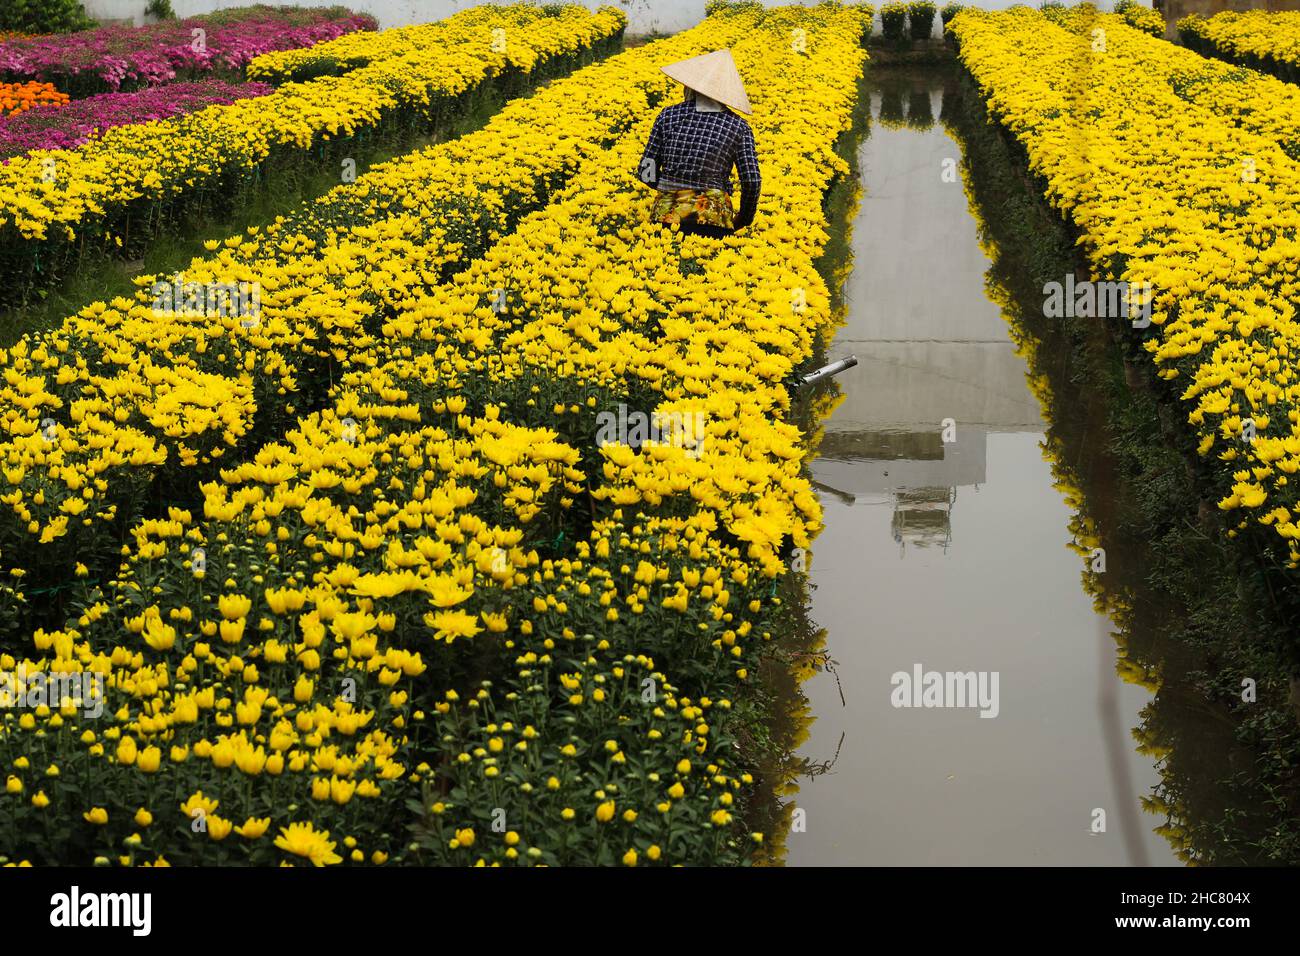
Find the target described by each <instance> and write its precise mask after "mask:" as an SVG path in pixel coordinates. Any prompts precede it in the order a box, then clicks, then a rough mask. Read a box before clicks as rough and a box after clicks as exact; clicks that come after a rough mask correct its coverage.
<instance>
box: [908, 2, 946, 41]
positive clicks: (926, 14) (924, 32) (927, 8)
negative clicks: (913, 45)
mask: <svg viewBox="0 0 1300 956" xmlns="http://www.w3.org/2000/svg"><path fill="white" fill-rule="evenodd" d="M938 12H939V10H938V7H936V6H935V5H934V4H933V3H931V2H930V0H913V2H912V3H909V4H908V5H907V19H908V22H909V23H910V24H911V28H912V39H913V40H928V39H930V34H931V32H933V30H934V15H935V14H936V13H938Z"/></svg>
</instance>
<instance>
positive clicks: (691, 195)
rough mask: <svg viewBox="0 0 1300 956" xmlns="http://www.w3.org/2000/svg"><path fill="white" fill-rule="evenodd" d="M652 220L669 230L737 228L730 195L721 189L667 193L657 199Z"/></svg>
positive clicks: (665, 191) (667, 191) (667, 190)
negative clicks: (702, 227)
mask: <svg viewBox="0 0 1300 956" xmlns="http://www.w3.org/2000/svg"><path fill="white" fill-rule="evenodd" d="M650 218H651V219H653V220H654V221H655V222H662V223H663V224H665V225H668V226H680V225H683V224H685V225H697V226H719V227H721V228H723V229H735V228H736V214H735V211H734V210H733V209H732V207H731V195H730V194H729V193H726V192H724V191H723V190H721V189H666V190H663V191H662V192H660V193H659V194H658V195H657V196H655V201H654V205H653V206H651V207H650Z"/></svg>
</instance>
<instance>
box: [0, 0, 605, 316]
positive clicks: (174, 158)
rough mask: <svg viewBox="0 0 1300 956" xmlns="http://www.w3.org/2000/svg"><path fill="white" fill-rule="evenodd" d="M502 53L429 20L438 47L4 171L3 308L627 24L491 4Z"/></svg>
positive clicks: (457, 28) (479, 31)
mask: <svg viewBox="0 0 1300 956" xmlns="http://www.w3.org/2000/svg"><path fill="white" fill-rule="evenodd" d="M487 9H489V10H490V11H491V16H492V17H494V18H495V20H494V21H493V22H495V23H497V24H499V26H498V27H497V28H496V29H500V30H504V31H506V33H505V34H504V35H505V36H506V37H507V43H506V45H505V47H504V48H501V49H494V46H499V44H498V43H497V41H496V38H497V37H499V36H500V35H501V34H494V33H493V32H492V30H489V29H487V27H486V26H485V24H484V23H483V22H482V15H481V13H479V12H477V11H468V12H466V13H462V14H458V15H457V16H453V17H451V18H449V19H447V20H445V21H441V22H440V24H438V27H439V30H440V32H439V34H438V35H439V36H440V37H441V38H442V39H441V42H439V43H432V42H431V43H429V44H428V45H426V46H424V47H422V48H421V49H420V50H419V51H418V52H415V53H411V54H406V55H404V56H399V57H393V58H390V59H385V60H379V61H377V62H375V63H372V64H371V65H369V66H367V67H365V68H362V69H357V70H354V71H352V72H351V73H348V74H347V75H345V76H341V77H331V76H322V77H319V78H317V79H313V80H309V81H307V82H303V83H287V84H284V85H283V86H280V87H279V88H278V89H276V90H275V91H274V92H273V93H271V94H269V95H266V96H260V97H257V98H256V99H247V98H243V99H239V100H236V101H234V102H232V103H229V104H226V105H214V106H209V107H207V108H205V109H201V110H199V111H198V112H195V113H191V114H188V115H185V116H181V117H176V118H174V119H170V120H165V121H160V122H147V123H140V124H130V125H125V126H116V127H113V128H110V129H108V130H106V131H105V132H103V133H102V134H101V135H99V136H97V137H96V138H94V139H92V140H90V141H89V142H87V143H85V144H84V145H81V146H78V147H75V148H71V149H59V150H38V151H35V152H32V153H29V154H26V155H24V156H21V157H15V158H13V159H11V160H10V161H9V162H8V163H7V164H6V165H5V166H4V167H3V168H0V267H2V268H4V269H5V270H6V274H7V275H9V276H11V282H10V283H9V284H8V285H7V286H6V288H5V290H4V293H3V296H0V297H3V298H6V299H13V298H16V299H18V300H19V301H22V299H23V297H24V296H26V295H28V294H30V292H31V291H32V290H33V289H35V288H38V287H39V286H41V285H46V284H49V283H51V282H54V281H56V280H57V279H58V278H59V277H60V276H63V275H66V274H67V272H68V271H69V270H71V269H75V268H76V265H77V263H78V261H79V259H80V256H81V255H82V253H83V251H84V245H83V244H84V243H87V242H89V243H92V244H94V245H96V246H99V247H102V248H107V249H113V248H115V247H116V248H121V249H122V250H123V251H124V252H125V254H127V255H131V254H135V253H138V251H139V250H140V249H141V248H142V246H143V244H146V243H147V242H148V241H149V240H150V239H151V238H153V237H154V236H156V235H157V234H159V233H160V232H161V231H163V230H165V229H167V228H169V227H170V226H171V225H172V224H173V223H174V222H175V221H176V220H177V219H179V218H183V217H184V216H185V215H192V214H194V213H195V212H196V211H198V210H202V209H204V208H206V207H208V206H210V205H212V204H214V203H220V202H221V201H222V198H223V197H225V196H227V195H228V194H229V193H230V192H231V190H232V189H234V188H236V187H239V186H241V185H242V184H245V183H248V182H252V181H255V180H257V179H258V178H259V177H260V176H262V174H263V170H264V169H265V168H266V167H267V166H268V165H271V164H277V163H279V164H282V163H286V162H292V161H294V160H295V159H301V157H303V156H304V155H305V154H307V153H308V151H311V150H319V151H321V152H322V153H323V151H324V148H325V145H326V144H327V143H328V144H331V145H332V146H334V147H335V150H336V153H337V152H338V150H343V152H341V153H338V158H339V159H342V158H344V157H346V145H347V143H348V142H349V141H350V140H352V139H355V138H357V137H361V136H378V135H381V134H382V133H384V132H385V131H386V130H393V129H406V130H409V129H418V130H422V131H431V130H434V129H437V128H438V127H439V125H440V124H441V123H442V122H444V121H446V119H447V118H448V117H449V116H450V115H452V114H453V113H454V111H456V110H457V109H458V108H462V107H463V106H464V104H465V103H466V101H467V98H468V97H470V96H471V95H472V94H473V93H474V92H475V91H476V90H479V89H482V88H483V87H485V86H486V85H487V84H489V83H491V82H493V81H494V79H495V78H496V77H498V76H500V75H502V74H503V73H505V72H506V71H508V70H511V69H514V70H522V71H523V72H525V73H527V72H529V71H531V70H533V69H535V68H539V67H540V66H541V65H543V64H546V63H547V62H549V61H554V62H556V63H560V62H562V61H564V60H565V59H566V57H573V56H576V55H577V54H578V53H579V52H581V51H584V50H590V49H592V48H593V47H596V46H598V45H600V44H601V43H608V42H612V41H613V40H615V39H616V38H617V37H618V36H620V35H621V31H622V28H623V25H624V23H625V22H626V20H625V18H624V17H623V15H622V14H620V13H618V12H616V11H614V10H609V9H607V10H602V11H600V12H598V13H595V14H592V13H589V12H587V11H586V10H585V9H583V8H580V7H577V6H566V7H563V8H560V10H559V11H558V12H557V13H556V15H554V16H541V17H538V16H536V15H535V14H534V13H533V12H531V11H529V10H528V9H526V8H524V7H521V6H514V7H492V8H487Z"/></svg>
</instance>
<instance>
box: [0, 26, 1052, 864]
mask: <svg viewBox="0 0 1300 956" xmlns="http://www.w3.org/2000/svg"><path fill="white" fill-rule="evenodd" d="M471 14H472V15H473V16H472V17H471ZM492 16H497V17H500V18H502V19H500V20H497V21H492V20H490V19H488V18H490V17H492ZM462 17H464V18H466V21H467V22H468V21H472V26H470V25H467V26H466V27H465V29H466V30H467V34H466V35H465V36H464V38H463V39H458V40H457V41H456V42H454V43H453V42H450V41H449V40H448V41H447V42H444V43H443V44H441V45H440V44H439V43H438V42H437V40H436V37H437V36H438V35H442V36H443V37H444V39H446V37H447V36H448V35H450V34H451V33H452V32H453V31H456V30H458V29H460V26H459V24H460V23H461V22H462V21H461V20H460V18H462ZM870 19H871V11H870V9H869V8H866V7H840V6H821V7H812V8H801V7H789V8H780V9H774V10H763V9H762V8H760V7H758V6H757V5H735V6H723V7H722V8H720V9H717V10H714V11H713V12H712V14H711V15H710V16H709V17H708V19H706V20H705V21H704V23H702V24H701V25H700V26H698V27H695V28H693V29H690V30H687V31H685V32H682V33H679V34H676V35H674V36H672V37H669V38H666V39H661V40H657V41H654V42H652V43H650V44H647V45H645V46H641V47H637V48H635V49H631V50H628V51H626V52H624V53H621V54H618V55H616V56H612V57H610V58H608V59H606V60H604V61H602V62H600V63H597V64H595V65H592V66H588V67H585V68H584V69H581V70H579V71H578V72H576V73H574V74H572V75H571V76H568V77H565V78H562V79H558V80H555V81H554V82H552V83H551V84H550V85H548V86H547V87H546V88H544V89H542V90H541V91H539V92H537V93H535V94H534V95H532V96H530V97H528V98H526V99H519V100H516V101H514V102H512V103H511V104H509V105H507V106H506V107H505V108H504V109H502V110H501V111H500V112H499V113H498V114H497V115H496V116H495V117H494V118H493V119H492V120H491V121H490V122H489V123H488V124H487V125H486V126H485V127H484V128H482V129H480V130H478V131H477V132H474V133H470V134H468V135H465V136H462V137H460V138H458V139H455V140H451V141H448V142H446V143H441V144H438V145H435V146H432V147H429V148H427V149H424V150H421V151H419V152H417V153H413V154H410V155H408V156H405V157H403V158H402V159H401V160H398V161H394V162H391V163H386V164H382V165H379V166H376V167H374V168H372V169H370V170H369V171H368V172H366V173H365V174H364V175H361V176H360V177H358V178H357V179H356V181H355V182H353V183H347V184H344V185H341V186H339V187H337V188H336V189H335V190H333V191H332V192H330V193H329V194H327V195H325V196H323V197H321V198H320V199H319V200H316V201H315V202H312V203H308V204H305V205H304V206H302V207H301V208H299V209H297V210H295V211H293V212H292V213H290V214H289V215H286V216H284V217H282V218H281V219H280V220H279V221H277V222H276V223H275V224H273V225H272V226H270V227H268V228H265V229H250V230H249V231H247V232H245V233H243V234H241V235H235V236H231V237H230V238H229V239H227V240H225V241H224V242H222V243H215V242H214V243H212V248H211V249H210V255H209V256H208V257H206V258H203V259H200V260H196V261H194V262H193V263H191V264H190V266H189V267H188V268H186V269H185V270H184V275H183V277H180V276H178V277H155V276H145V277H142V278H141V279H140V280H139V284H140V286H141V289H140V293H139V295H138V296H137V297H136V299H135V300H128V299H117V300H114V301H111V302H98V303H94V304H92V305H90V306H88V307H87V308H86V309H84V310H82V311H81V312H80V313H78V314H77V315H74V316H70V317H69V318H68V319H67V320H66V321H65V322H64V323H63V324H62V325H61V326H60V327H58V328H55V329H52V330H50V331H49V332H46V333H43V334H39V335H31V336H27V337H25V338H24V339H22V340H20V341H19V342H18V343H16V344H15V345H14V346H13V347H12V348H10V349H7V350H4V351H3V352H0V365H2V366H3V369H4V383H3V386H0V417H3V418H4V420H5V421H6V423H7V426H8V428H7V432H8V436H9V437H8V438H6V440H5V441H4V443H3V445H0V460H2V461H3V465H4V472H3V484H2V485H0V489H2V490H3V492H4V493H3V494H2V495H0V503H3V506H4V508H3V512H0V568H3V570H4V578H3V580H4V581H6V582H8V583H6V584H0V601H4V603H0V629H2V631H3V634H4V635H5V638H4V641H3V644H0V652H2V653H0V665H3V667H4V668H5V669H6V670H15V669H18V668H19V667H25V668H26V669H27V670H29V671H54V672H60V673H63V672H67V673H87V672H90V673H103V674H107V675H108V676H107V678H106V681H105V685H106V686H105V695H106V699H105V701H104V713H105V718H104V719H99V720H91V719H87V718H86V717H85V715H84V713H83V712H82V710H81V709H80V708H79V707H78V706H77V705H75V704H74V703H73V702H72V701H64V702H62V704H61V705H60V704H59V703H58V702H55V705H54V706H52V707H45V708H38V709H36V710H35V711H31V712H25V713H22V714H18V713H17V712H15V711H12V710H10V711H6V712H5V713H4V715H3V732H2V733H0V761H2V762H3V763H4V765H5V766H6V767H10V768H12V770H10V771H8V774H9V777H8V785H7V795H6V796H5V797H4V803H3V804H0V807H2V810H0V812H3V813H5V814H6V815H7V822H9V823H10V824H11V825H10V826H7V827H6V828H5V829H4V831H3V833H2V834H0V843H2V844H3V846H2V847H0V852H2V853H3V855H5V856H6V857H7V858H8V859H9V860H11V861H30V862H33V863H48V862H56V861H57V862H82V863H89V862H91V861H94V860H101V861H103V862H109V863H121V864H123V865H133V864H161V863H172V864H185V863H203V862H206V863H215V862H247V863H254V864H277V863H281V862H286V861H288V862H296V863H301V864H308V865H310V864H315V865H326V864H337V863H344V862H348V863H367V862H368V863H372V864H378V863H393V864H397V863H425V864H428V863H449V864H464V865H473V864H497V863H501V864H511V863H534V864H535V863H543V864H565V863H605V864H623V865H628V866H635V865H649V864H675V863H744V862H748V861H750V860H751V859H752V858H753V857H754V855H755V854H756V853H757V852H758V849H759V847H760V845H761V841H762V834H750V833H749V832H747V830H746V828H745V827H744V826H743V824H744V821H745V809H746V806H747V805H748V803H749V801H750V800H751V799H753V796H754V794H753V791H754V786H753V784H754V779H753V777H752V771H753V769H754V768H752V767H750V766H746V765H745V763H744V757H743V751H737V750H736V749H735V747H734V746H733V744H734V743H735V741H736V739H737V734H738V733H739V732H740V730H741V728H742V726H743V724H742V716H741V715H742V712H743V711H744V709H745V707H746V706H752V705H747V704H746V697H747V696H748V695H749V693H750V690H749V685H750V683H751V681H752V675H753V673H754V672H755V669H756V668H757V667H758V666H759V665H760V663H761V662H762V660H763V657H764V653H765V646H766V645H767V644H768V643H769V641H770V640H771V638H772V637H773V634H774V631H775V629H776V627H777V623H778V622H779V621H780V618H781V615H782V614H783V613H784V612H783V608H782V604H781V599H780V598H779V597H777V596H776V591H777V588H776V582H777V581H778V579H779V578H780V576H781V574H782V571H783V570H784V568H785V565H784V563H783V562H782V560H781V559H782V555H783V554H784V553H785V551H786V550H787V549H788V548H789V547H791V546H798V547H807V546H808V544H809V540H810V536H811V534H812V533H814V532H815V530H816V529H817V527H818V523H819V520H820V510H819V508H818V504H817V501H816V498H815V496H814V495H813V493H812V490H811V488H810V486H809V484H808V481H807V479H806V478H805V477H804V476H803V475H802V473H801V462H802V459H803V456H804V455H805V453H806V451H807V449H806V448H805V446H804V443H803V436H802V435H801V434H800V432H799V430H798V428H797V427H796V426H795V425H794V424H793V423H792V422H790V421H789V420H788V411H789V408H790V395H789V391H788V388H787V385H786V383H787V382H788V381H789V380H790V379H791V378H792V377H793V375H794V374H795V373H796V372H798V371H800V370H802V369H803V368H805V367H806V365H807V363H808V362H809V361H810V360H811V358H812V356H813V354H814V351H815V349H816V347H817V344H818V341H819V338H820V336H822V335H823V334H825V333H826V332H827V331H829V329H830V327H831V325H832V317H831V312H830V306H829V296H828V293H827V290H826V288H825V286H824V284H823V282H822V280H821V278H820V277H819V275H818V272H817V270H816V268H815V267H814V263H815V260H816V258H817V256H818V255H819V253H820V252H821V250H822V248H823V246H824V244H825V243H826V241H827V234H826V231H825V221H824V213H823V209H822V198H823V195H824V193H825V191H826V189H827V188H828V187H829V185H830V184H831V183H832V181H834V180H835V178H836V177H838V176H841V175H843V174H844V173H845V172H846V167H845V164H844V163H843V161H842V160H840V159H839V158H838V157H837V156H836V155H835V152H834V145H835V143H836V141H837V139H838V138H839V137H840V136H841V134H843V133H844V132H845V131H846V130H848V129H849V128H850V127H851V126H852V123H853V110H854V106H855V101H856V94H857V84H858V80H859V77H860V76H861V73H862V70H863V68H864V64H865V60H866V53H865V49H864V46H863V43H864V41H865V37H866V34H867V32H868V30H869V25H870ZM492 22H497V23H502V24H504V26H502V27H500V29H506V31H507V33H506V36H507V38H508V39H507V44H508V49H507V51H505V52H502V51H494V50H493V49H492V44H493V33H492V30H493V29H498V28H496V27H489V24H490V23H492ZM623 22H624V21H623V18H622V15H621V14H618V13H615V12H613V11H601V12H598V13H596V14H588V13H582V12H580V11H577V10H574V9H572V8H566V9H564V10H561V11H557V12H547V13H546V14H545V15H541V16H539V15H538V14H537V11H536V10H528V11H520V10H519V9H518V8H504V9H501V10H499V11H494V12H491V13H490V12H488V11H487V10H486V9H476V10H473V11H467V12H466V13H464V14H458V15H457V16H456V17H453V18H451V19H449V20H447V21H443V22H442V23H441V24H438V25H432V26H430V27H421V28H407V29H406V30H403V31H392V32H393V33H394V34H395V35H394V36H393V37H391V38H388V39H385V36H386V35H385V34H374V35H357V36H355V37H349V38H347V39H346V40H345V41H336V43H335V44H326V45H325V46H324V47H323V48H322V52H321V54H320V55H319V56H306V55H300V54H294V55H292V56H282V55H279V54H276V55H273V56H271V57H269V58H267V59H266V60H264V61H263V63H264V64H265V65H264V66H258V65H256V64H255V65H254V67H253V69H252V70H251V71H250V72H251V73H252V74H253V75H254V76H257V77H259V78H261V79H265V80H271V81H273V82H277V83H283V84H284V85H282V86H280V88H279V90H278V91H277V92H275V93H271V94H269V95H267V96H263V97H260V98H258V99H257V100H256V101H252V102H255V104H256V109H257V111H258V112H263V111H264V112H267V113H272V112H273V111H275V110H277V109H282V108H283V109H291V108H292V109H300V107H301V104H302V103H304V102H306V101H307V99H306V98H307V97H308V96H311V95H313V94H312V93H311V92H310V91H311V90H325V89H327V90H329V91H331V92H330V99H329V102H331V103H335V104H337V103H342V102H346V100H345V99H344V97H342V96H339V95H337V94H338V93H339V91H346V90H369V91H370V92H371V96H372V99H373V98H374V91H375V90H377V89H383V90H385V91H386V92H388V93H389V94H390V95H391V96H392V100H391V102H392V103H393V104H394V106H393V107H392V108H393V109H394V110H396V109H403V108H404V109H410V110H414V111H416V112H417V113H418V112H419V111H420V110H421V109H423V108H428V103H427V101H426V103H424V104H421V103H419V102H418V98H417V97H415V96H414V95H413V94H412V93H406V94H404V93H403V92H402V91H403V90H411V91H414V90H415V89H417V88H421V89H426V90H427V89H430V88H433V89H436V88H437V87H436V86H434V85H433V84H434V83H435V82H438V81H442V82H445V84H446V85H445V87H444V88H445V89H446V90H447V93H448V96H449V97H454V96H456V95H457V94H458V93H459V92H461V91H463V90H464V89H467V88H468V87H469V86H470V85H472V84H473V83H475V82H482V77H484V76H487V75H490V73H491V72H492V71H496V70H502V69H506V68H507V66H511V67H514V68H517V69H523V70H528V69H531V68H532V65H533V62H534V61H535V60H539V59H544V58H547V57H559V56H563V55H565V54H570V53H572V52H573V51H575V50H578V49H580V48H581V47H583V46H590V45H592V44H594V43H597V42H599V41H600V40H601V39H602V38H607V37H610V36H615V35H617V34H618V33H619V32H621V29H622V25H623ZM435 29H437V30H441V31H445V32H444V33H442V34H436V33H435V34H433V36H432V37H431V36H430V31H433V30H435ZM1061 32H1062V33H1063V35H1064V31H1061ZM498 36H499V35H498ZM796 36H797V37H798V38H799V41H800V42H792V38H794V37H796ZM498 45H499V44H498ZM724 46H729V47H731V49H732V51H733V54H734V56H735V58H736V61H737V64H738V66H739V67H740V70H741V72H742V73H743V75H744V76H745V77H746V81H747V86H748V89H749V94H750V98H751V101H752V102H753V104H754V115H753V117H752V124H753V127H754V132H755V137H756V139H757V142H758V144H759V150H760V159H761V161H762V163H763V169H764V182H765V190H764V195H763V198H762V200H761V203H760V209H759V215H758V218H757V219H756V222H755V226H754V227H753V229H750V230H746V231H745V232H743V233H741V234H740V235H738V236H737V237H735V238H734V239H731V240H728V241H726V242H724V243H717V242H713V241H710V240H706V239H702V238H695V237H683V236H681V235H680V234H677V233H674V232H671V231H668V230H666V229H664V228H662V227H660V226H657V225H652V224H649V223H648V222H647V221H646V219H647V216H646V210H647V209H648V207H649V203H650V195H649V192H648V191H647V190H646V189H645V188H644V187H643V186H641V185H640V183H639V182H638V181H637V180H636V178H635V176H634V173H635V170H636V168H637V163H638V160H639V158H640V154H641V149H642V146H643V144H644V141H645V138H646V136H647V135H648V133H649V129H650V124H651V123H652V122H653V119H654V112H655V108H656V107H658V106H660V105H664V104H665V103H666V102H668V101H669V99H668V98H669V97H672V96H673V95H674V93H675V90H676V89H677V88H676V85H675V84H674V83H673V82H672V81H670V80H669V79H668V78H667V77H666V76H664V75H663V74H662V73H660V72H659V69H658V68H659V66H661V65H662V64H664V63H666V62H672V61H674V60H678V59H683V58H686V57H689V56H693V55H696V54H699V53H704V52H708V51H710V50H714V49H717V48H719V47H724ZM331 47H332V49H331ZM456 57H462V58H463V59H460V60H458V59H456ZM305 77H311V78H310V79H306V80H305V81H304V78H305ZM441 78H445V79H441ZM304 91H307V92H304ZM404 96H407V97H411V98H409V99H405V100H404V99H403V97H404ZM317 102H320V100H317ZM290 103H295V104H299V106H297V107H290V106H289V105H288V104H290ZM242 108H244V107H241V104H238V103H236V104H234V105H233V106H226V107H212V108H209V109H207V110H204V111H201V112H200V113H196V114H194V117H200V116H203V115H204V114H207V113H211V112H213V111H214V110H232V109H236V110H237V109H242ZM381 112H382V110H381ZM295 115H296V114H295ZM333 119H334V120H335V121H337V115H336V116H334V117H333ZM186 122H187V121H186V120H181V121H179V122H176V123H175V126H174V129H175V135H177V136H186V135H189V136H193V135H194V130H195V129H196V127H193V126H187V125H186ZM145 128H146V129H147V128H148V127H145ZM335 128H336V129H337V128H338V127H335ZM114 132H115V131H113V130H110V131H109V132H108V133H106V134H105V135H104V137H103V138H102V139H98V140H94V141H92V144H89V145H98V144H102V143H105V142H108V141H109V140H110V138H111V137H112V135H113V133H114ZM83 149H84V147H83ZM19 162H21V161H18V160H16V161H15V162H14V163H11V166H12V165H16V164H18V163H19ZM5 195H6V196H8V192H5ZM96 228H98V227H96ZM182 279H183V280H184V281H185V282H195V283H198V284H200V285H202V286H207V287H211V286H213V285H221V286H226V287H239V286H240V285H241V284H243V285H244V286H251V285H255V286H257V287H258V288H259V289H260V303H259V308H258V310H257V312H256V314H255V317H254V318H253V319H252V320H251V321H249V320H247V316H243V315H230V314H217V315H213V314H210V313H209V312H208V311H206V310H204V309H203V308H201V307H200V308H192V309H190V308H180V309H168V310H160V309H158V308H157V303H156V297H157V283H158V282H159V281H163V282H165V283H172V282H176V283H179V282H180V281H181V280H182ZM628 409H631V410H637V411H641V412H643V413H646V414H649V413H657V414H658V415H660V416H661V417H665V418H667V417H669V416H681V417H682V418H684V419H686V420H691V421H697V422H699V423H700V427H699V428H698V429H692V430H689V432H688V433H687V434H685V435H682V434H677V435H674V436H673V438H674V440H670V441H659V442H656V441H645V442H642V443H640V444H639V445H637V446H635V447H634V446H633V445H631V444H602V443H600V442H598V441H597V439H596V436H597V434H598V432H599V423H600V421H601V420H602V418H603V417H606V416H609V415H619V414H623V413H625V412H626V411H627V410H628ZM6 589H7V590H8V596H7V600H5V594H4V591H5V590H6ZM6 616H7V619H6ZM16 635H21V637H15V636H16Z"/></svg>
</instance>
